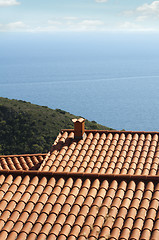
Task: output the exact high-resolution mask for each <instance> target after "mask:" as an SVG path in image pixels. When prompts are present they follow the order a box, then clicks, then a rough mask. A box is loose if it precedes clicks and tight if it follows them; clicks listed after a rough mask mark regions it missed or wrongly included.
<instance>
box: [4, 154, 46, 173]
mask: <svg viewBox="0 0 159 240" xmlns="http://www.w3.org/2000/svg"><path fill="white" fill-rule="evenodd" d="M46 155H47V154H46V153H45V154H22V155H6V156H4V155H1V156H0V170H2V169H6V170H7V169H8V170H31V169H38V168H39V167H40V164H41V163H42V162H43V160H44V159H45V157H46Z"/></svg>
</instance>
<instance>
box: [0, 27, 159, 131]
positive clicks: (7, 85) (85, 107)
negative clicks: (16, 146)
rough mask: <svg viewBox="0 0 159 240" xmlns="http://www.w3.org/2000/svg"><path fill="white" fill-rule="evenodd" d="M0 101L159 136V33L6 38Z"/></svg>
mask: <svg viewBox="0 0 159 240" xmlns="http://www.w3.org/2000/svg"><path fill="white" fill-rule="evenodd" d="M0 96H1V97H6V98H9V99H18V100H24V101H28V102H31V103H34V104H38V105H42V106H48V107H50V108H52V109H57V108H59V109H63V110H65V111H67V112H70V113H72V114H75V115H77V116H82V117H84V118H86V119H88V120H90V121H93V120H94V121H96V122H98V123H100V124H103V125H105V126H108V127H111V128H114V129H117V130H122V129H125V130H132V131H159V33H157V32H156V33H155V32H131V31H129V32H113V31H112V32H111V31H110V32H81V33H80V32H56V33H47V32H46V33H44V32H43V33H29V32H28V33H18V32H17V33H11V32H10V33H5V32H1V33H0Z"/></svg>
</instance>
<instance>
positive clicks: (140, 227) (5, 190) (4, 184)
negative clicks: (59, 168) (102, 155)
mask: <svg viewBox="0 0 159 240" xmlns="http://www.w3.org/2000/svg"><path fill="white" fill-rule="evenodd" d="M86 175H87V176H85V177H82V174H81V175H79V174H78V173H74V174H72V175H71V174H70V176H69V175H68V174H63V175H62V174H61V175H60V174H58V173H51V172H50V173H48V172H29V173H28V172H24V171H23V174H19V173H18V172H16V171H14V172H13V171H11V172H5V171H4V172H3V174H2V175H1V177H0V183H1V188H0V199H1V204H0V231H1V232H0V239H8V240H13V239H18V240H19V239H28V240H30V239H31V240H33V239H49V240H50V239H51V240H52V239H60V240H62V239H63V240H64V239H65V240H66V239H69V240H76V239H81V240H82V239H83V240H84V239H91V240H95V239H103V240H104V239H111V240H115V239H159V226H158V224H159V211H158V210H159V209H158V208H159V183H158V182H157V181H156V179H155V178H153V177H151V178H149V181H147V179H146V177H145V176H140V177H138V178H137V177H136V178H135V176H134V179H133V177H132V179H131V178H130V176H128V175H127V176H125V178H123V179H122V176H121V178H119V177H115V176H112V175H108V176H107V175H105V174H104V175H102V174H101V175H100V176H98V175H97V174H90V177H88V176H89V174H86ZM97 176H98V178H97ZM118 176H119V175H118ZM156 178H158V177H157V176H156Z"/></svg>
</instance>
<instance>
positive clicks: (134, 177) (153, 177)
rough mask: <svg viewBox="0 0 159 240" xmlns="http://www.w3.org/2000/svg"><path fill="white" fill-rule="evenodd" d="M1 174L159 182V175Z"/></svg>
mask: <svg viewBox="0 0 159 240" xmlns="http://www.w3.org/2000/svg"><path fill="white" fill-rule="evenodd" d="M0 174H4V175H9V174H12V175H18V176H19V175H30V176H32V175H33V176H42V177H43V176H45V177H46V176H52V177H60V178H61V177H63V178H69V177H71V178H82V179H86V178H90V179H97V178H98V179H99V180H103V179H107V180H121V181H124V180H129V181H137V182H138V181H152V182H153V181H155V182H157V181H159V175H130V174H129V175H128V174H102V173H78V172H76V173H72V172H51V171H36V170H31V171H30V170H29V171H25V170H0Z"/></svg>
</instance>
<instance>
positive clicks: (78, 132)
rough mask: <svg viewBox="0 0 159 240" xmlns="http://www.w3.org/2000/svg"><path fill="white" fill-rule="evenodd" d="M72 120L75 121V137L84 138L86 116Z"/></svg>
mask: <svg viewBox="0 0 159 240" xmlns="http://www.w3.org/2000/svg"><path fill="white" fill-rule="evenodd" d="M72 122H73V123H74V138H75V139H82V138H83V135H84V123H85V119H84V118H79V119H72Z"/></svg>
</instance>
